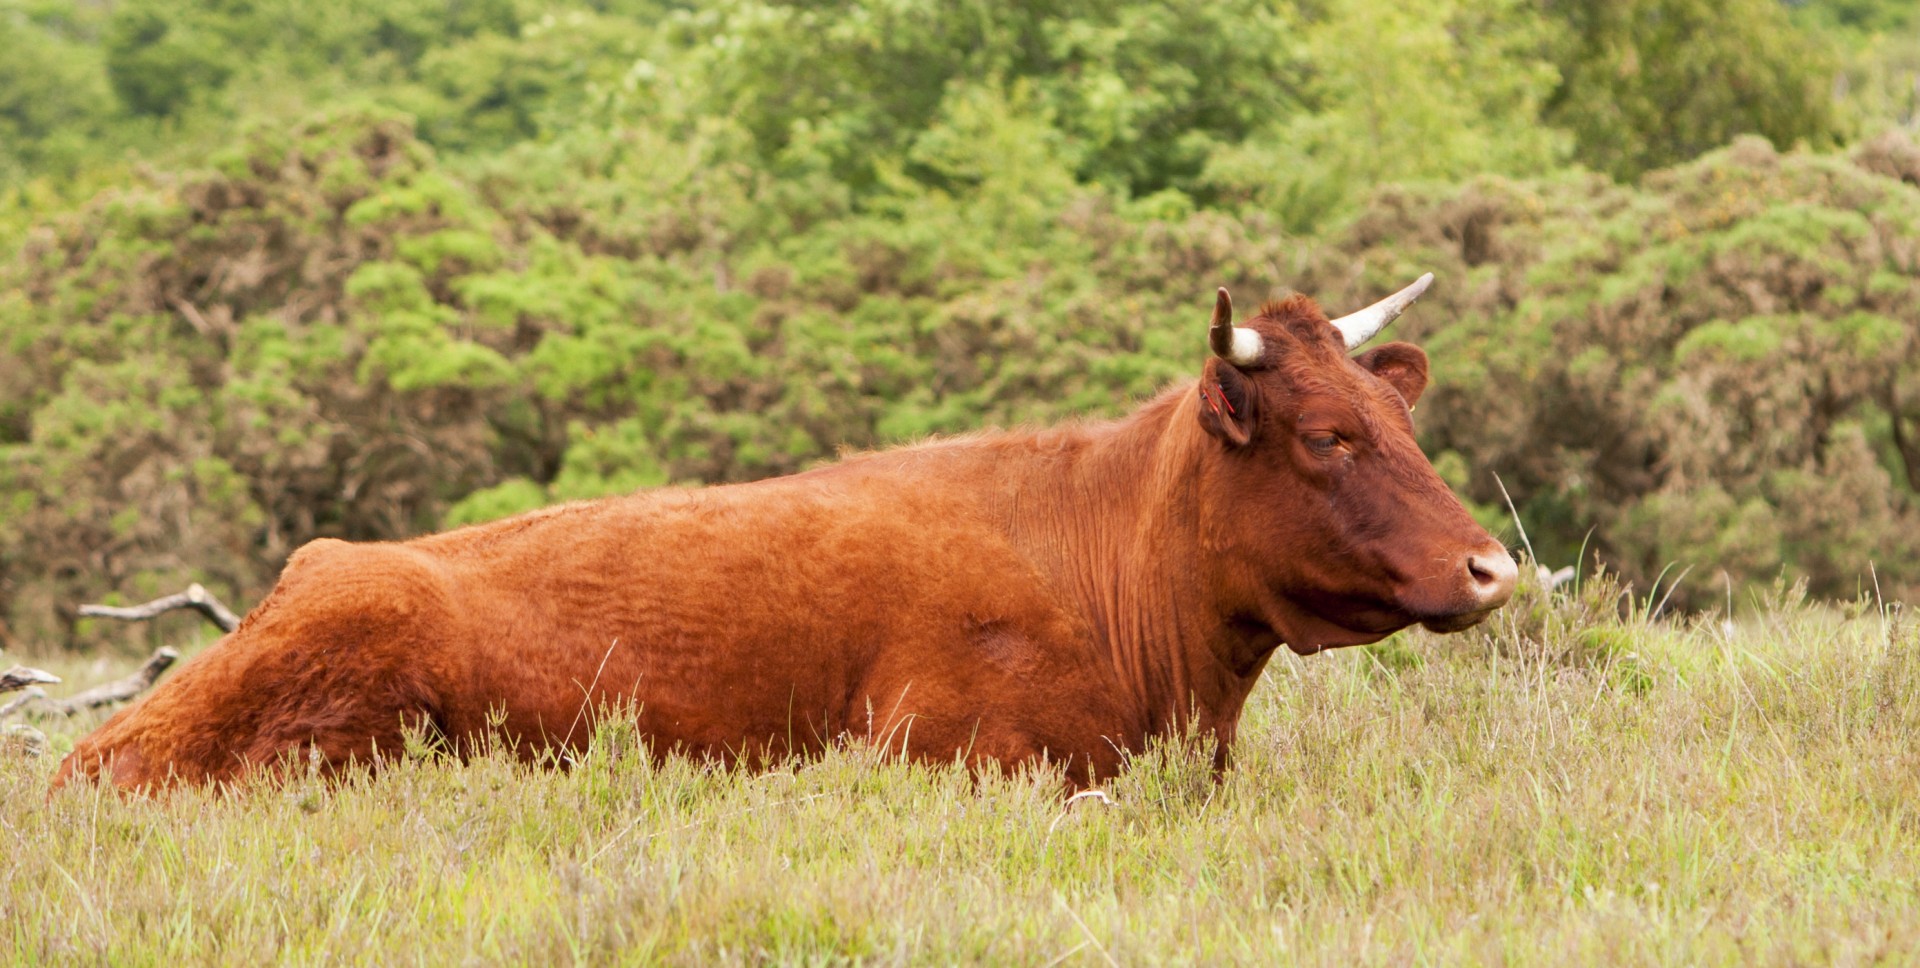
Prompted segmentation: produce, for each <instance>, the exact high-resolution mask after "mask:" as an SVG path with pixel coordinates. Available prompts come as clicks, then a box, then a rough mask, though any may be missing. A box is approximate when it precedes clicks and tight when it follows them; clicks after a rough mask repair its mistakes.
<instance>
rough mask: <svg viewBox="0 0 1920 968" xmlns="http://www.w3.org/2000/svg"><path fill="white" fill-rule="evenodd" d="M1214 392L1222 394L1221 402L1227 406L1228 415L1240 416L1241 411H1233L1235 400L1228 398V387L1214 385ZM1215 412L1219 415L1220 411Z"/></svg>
mask: <svg viewBox="0 0 1920 968" xmlns="http://www.w3.org/2000/svg"><path fill="white" fill-rule="evenodd" d="M1213 391H1214V392H1215V393H1218V394H1220V402H1221V403H1224V404H1226V405H1227V412H1228V413H1230V414H1233V415H1234V416H1239V415H1240V411H1238V410H1235V409H1233V400H1232V399H1231V398H1229V397H1228V396H1227V388H1226V387H1223V386H1221V385H1220V384H1218V383H1216V384H1214V385H1213ZM1215 412H1216V413H1218V412H1219V411H1215Z"/></svg>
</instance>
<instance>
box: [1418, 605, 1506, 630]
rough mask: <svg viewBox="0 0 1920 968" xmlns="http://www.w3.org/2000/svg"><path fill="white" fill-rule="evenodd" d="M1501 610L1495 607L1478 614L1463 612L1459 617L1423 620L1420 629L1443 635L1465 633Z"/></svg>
mask: <svg viewBox="0 0 1920 968" xmlns="http://www.w3.org/2000/svg"><path fill="white" fill-rule="evenodd" d="M1499 610H1500V606H1499V605H1494V606H1492V607H1490V608H1483V609H1481V610H1479V611H1477V612H1463V613H1461V614H1459V615H1448V616H1445V617H1443V618H1429V619H1423V620H1421V622H1420V627H1421V628H1423V629H1426V630H1427V631H1429V632H1439V633H1441V634H1443V635H1444V634H1446V633H1449V632H1464V631H1466V630H1467V629H1470V628H1473V627H1474V626H1476V625H1479V624H1480V623H1481V622H1484V621H1486V620H1487V616H1489V615H1492V614H1493V613H1495V612H1497V611H1499Z"/></svg>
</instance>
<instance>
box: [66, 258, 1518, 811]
mask: <svg viewBox="0 0 1920 968" xmlns="http://www.w3.org/2000/svg"><path fill="white" fill-rule="evenodd" d="M1430 279H1431V276H1428V277H1423V278H1422V279H1421V280H1420V281H1419V282H1417V283H1415V284H1414V285H1413V286H1411V287H1409V288H1408V289H1407V290H1404V291H1402V292H1401V293H1398V294H1396V295H1395V296H1392V297H1389V298H1388V299H1386V300H1384V301H1382V302H1381V303H1379V304H1376V305H1374V306H1371V307H1369V308H1367V309H1365V310H1362V311H1360V312H1358V313H1355V314H1353V315H1351V316H1348V317H1344V318H1342V319H1339V320H1334V321H1329V320H1328V319H1327V317H1326V316H1325V315H1323V314H1322V313H1321V311H1320V309H1319V308H1318V307H1317V306H1316V305H1315V304H1314V303H1313V301H1312V300H1310V299H1307V298H1305V297H1302V296H1295V297H1292V298H1289V299H1286V300H1282V301H1279V302H1275V303H1269V304H1268V305H1266V306H1263V307H1261V310H1260V312H1259V313H1258V314H1257V315H1255V316H1254V317H1253V318H1252V319H1250V320H1247V321H1246V322H1245V323H1244V324H1243V325H1239V326H1236V325H1234V324H1233V322H1232V309H1231V305H1230V303H1229V301H1228V298H1227V293H1226V290H1224V289H1223V290H1221V291H1220V293H1219V296H1218V299H1217V302H1216V305H1215V309H1214V316H1213V323H1212V327H1211V330H1210V343H1211V347H1212V350H1213V354H1212V356H1211V357H1210V358H1209V359H1208V360H1207V361H1206V363H1205V365H1204V366H1203V367H1202V369H1201V373H1200V376H1199V379H1198V380H1197V381H1196V382H1192V383H1187V384H1184V385H1181V386H1177V387H1175V388H1173V389H1171V390H1168V391H1167V392H1165V393H1163V394H1161V395H1160V396H1159V397H1157V398H1155V399H1153V400H1151V401H1149V402H1147V403H1146V404H1145V405H1143V406H1141V407H1140V408H1139V409H1138V410H1136V411H1134V412H1133V413H1132V414H1130V415H1128V416H1126V417H1124V418H1122V419H1119V420H1114V421H1108V422H1099V423H1075V424H1069V425H1066V426H1061V427H1054V428H1050V429H1046V430H1038V431H1017V432H1006V433H982V434H973V435H968V436H963V437H958V438H953V439H945V440H935V441H931V442H928V443H922V444H917V445H913V446H908V447H902V448H899V449H895V450H887V451H880V452H876V453H868V454H862V455H859V456H854V457H850V458H847V459H845V460H842V461H840V462H838V463H835V464H832V465H830V466H826V467H821V468H818V469H815V470H811V471H807V472H805V473H802V474H796V475H793V476H791V477H783V478H777V479H773V480H766V481H760V482H758V483H753V484H738V485H729V486H725V487H709V488H700V489H662V490H655V491H646V492H642V493H638V494H633V495H629V496H626V497H617V498H609V499H606V500H599V501H590V502H582V503H577V504H567V505H562V506H559V507H553V508H548V509H546V510H542V511H535V512H532V513H529V514H523V515H520V516H519V517H515V518H509V519H507V520H503V521H497V522H494V523H491V524H483V525H477V526H474V527H468V528H462V529H460V530H457V531H451V532H448V533H445V534H437V535H432V536H430V537H425V538H419V539H415V540H412V541H405V542H396V543H379V544H348V543H346V542H342V541H333V540H320V541H315V542H313V543H311V544H309V545H307V546H305V547H303V548H301V549H300V550H299V551H298V552H297V553H295V554H294V555H293V557H292V558H291V559H290V560H289V561H288V562H287V567H286V570H285V572H283V573H282V575H281V576H280V581H279V583H278V584H277V585H275V587H274V589H273V591H272V593H271V594H270V595H268V596H267V598H266V599H265V600H264V601H262V602H261V603H260V604H259V606H258V607H256V608H255V609H254V610H253V612H252V613H251V614H250V615H248V616H247V617H246V619H245V621H244V622H243V623H242V624H241V625H240V627H239V628H238V629H236V630H235V631H234V632H233V633H232V634H230V635H228V636H226V637H225V638H224V639H222V640H221V641H220V642H218V643H216V644H215V645H213V646H212V647H210V648H208V649H207V650H206V652H205V653H204V654H202V655H201V656H199V657H198V658H197V659H195V660H194V661H193V662H192V663H190V664H189V665H187V666H186V667H185V668H184V669H182V670H181V671H180V673H179V674H178V675H176V676H175V677H174V678H173V679H172V680H170V681H168V682H167V683H165V684H164V685H163V686H162V687H161V688H159V689H157V690H155V691H154V692H153V693H151V694H150V695H149V696H148V697H147V698H145V699H144V700H142V701H140V702H139V703H137V704H136V705H134V706H132V707H130V708H128V709H126V710H124V711H122V712H121V713H120V714H118V715H116V716H114V717H113V718H112V719H111V720H109V721H107V722H106V723H105V724H104V725H102V726H101V727H100V728H99V729H98V730H96V731H95V732H94V733H93V734H92V735H90V736H88V737H86V738H85V739H84V740H83V741H82V742H81V743H80V744H79V745H78V746H77V747H76V748H75V750H74V752H73V754H72V755H70V756H69V757H67V759H66V761H65V762H64V763H62V764H61V766H60V771H59V774H58V775H57V776H56V777H55V779H54V783H55V785H56V786H59V785H62V784H65V783H69V782H72V781H74V780H76V779H79V778H83V777H94V776H102V777H107V778H110V779H111V781H112V782H113V783H116V784H118V785H120V786H122V787H129V788H142V789H147V788H159V787H165V786H167V785H170V784H176V783H188V784H201V783H207V782H209V781H228V780H234V779H238V778H240V777H243V776H245V775H246V774H248V773H249V772H250V771H255V770H259V769H262V768H263V767H270V766H272V765H273V764H276V763H280V762H284V761H285V760H286V759H287V758H289V757H292V758H294V759H295V760H296V761H297V762H301V763H305V762H306V761H308V760H309V759H318V760H321V761H323V762H324V763H325V764H327V765H328V766H330V767H333V768H338V767H342V766H345V765H347V764H348V763H351V762H355V761H358V762H363V763H367V762H375V761H377V760H378V759H379V758H381V757H384V756H387V755H389V754H392V753H393V752H395V751H398V750H400V749H402V747H403V745H404V737H405V734H406V731H408V730H427V731H429V732H431V733H432V734H434V735H437V736H439V737H443V738H444V739H445V740H446V741H447V742H448V743H449V744H450V745H451V747H452V749H454V750H455V751H456V752H459V753H462V754H464V753H467V752H470V751H472V750H474V749H476V748H478V747H479V746H480V745H481V744H482V743H484V742H486V741H487V738H488V735H489V734H491V735H492V736H493V737H494V738H495V739H496V740H503V741H504V742H505V743H507V744H509V746H510V747H511V748H513V749H515V750H517V751H518V753H519V754H520V755H521V756H524V757H527V758H537V757H539V756H542V755H544V754H548V753H553V752H567V751H570V750H574V749H578V748H579V747H581V746H582V745H583V744H584V743H585V742H586V740H587V735H588V734H589V733H590V732H591V730H590V729H587V728H586V727H585V726H584V725H583V723H584V721H585V719H586V718H587V717H588V716H589V715H591V713H592V712H593V710H596V709H600V708H606V707H610V706H622V707H624V708H626V709H628V710H630V711H631V714H632V715H635V716H636V717H637V726H638V729H639V731H640V733H641V735H642V736H644V737H645V739H646V742H648V743H649V744H650V746H651V747H652V748H654V749H656V750H660V751H669V750H673V751H681V752H683V753H686V754H690V755H694V756H702V757H712V758H714V759H717V760H721V761H725V762H737V761H745V762H761V761H765V760H767V759H769V758H778V757H784V756H787V755H790V754H805V753H810V752H815V751H818V750H820V749H822V748H823V747H825V746H828V745H830V744H833V743H835V742H839V741H842V740H843V739H846V738H852V739H856V740H866V741H871V742H874V743H877V744H882V745H884V746H885V747H886V748H888V749H889V750H890V751H893V752H899V753H904V754H907V755H911V756H913V757H916V758H920V759H924V760H935V761H951V760H953V759H954V758H956V757H959V758H962V759H964V760H966V761H967V762H968V763H970V764H973V765H974V766H975V767H976V768H978V767H981V766H983V765H986V764H990V763H991V764H998V765H999V766H1001V767H1011V766H1014V765H1018V764H1024V763H1030V762H1035V761H1039V760H1042V759H1044V760H1046V761H1048V762H1051V763H1053V764H1057V765H1058V766H1059V767H1061V768H1063V769H1064V770H1065V773H1066V776H1067V778H1068V781H1069V782H1070V783H1072V784H1075V785H1085V784H1089V783H1092V782H1094V781H1095V780H1096V779H1097V778H1098V777H1105V776H1110V775H1112V774H1113V773H1114V772H1116V771H1117V770H1118V769H1119V768H1120V765H1121V762H1122V759H1123V758H1124V756H1125V755H1126V754H1127V753H1128V752H1130V751H1136V750H1139V749H1141V748H1142V747H1143V745H1144V744H1145V743H1146V742H1147V741H1148V739H1149V738H1151V737H1155V736H1166V735H1171V734H1180V733H1183V732H1185V731H1187V730H1194V731H1197V732H1198V733H1199V734H1200V735H1202V736H1204V737H1208V738H1210V739H1211V740H1212V742H1213V743H1214V746H1215V750H1216V761H1215V762H1216V766H1219V767H1224V766H1225V763H1226V757H1227V754H1228V749H1229V747H1230V745H1231V744H1232V742H1233V738H1234V732H1235V728H1236V726H1237V724H1238V722H1239V719H1240V711H1241V706H1242V704H1243V703H1244V702H1245V700H1246V698H1247V693H1248V691H1249V690H1251V689H1252V688H1253V685H1254V683H1255V681H1257V680H1258V679H1259V676H1260V671H1261V669H1262V668H1264V667H1265V666H1266V664H1267V660H1268V658H1269V657H1270V656H1271V655H1272V654H1273V652H1274V650H1275V648H1276V647H1277V646H1279V645H1281V644H1285V645H1286V646H1288V647H1289V648H1291V649H1292V650H1293V651H1295V652H1298V653H1300V654H1302V655H1305V654H1310V653H1313V652H1317V651H1319V650H1321V649H1324V648H1327V647H1330V646H1341V645H1354V644H1359V643H1366V642H1373V641H1377V640H1379V639H1380V638H1382V637H1383V636H1385V635H1387V634H1389V633H1391V632H1393V631H1395V630H1397V629H1400V628H1404V627H1406V626H1408V625H1411V624H1414V623H1421V624H1424V625H1426V626H1427V627H1428V628H1431V629H1435V630H1438V631H1454V630H1458V629H1463V628H1466V627H1468V626H1471V625H1473V624H1475V623H1477V622H1479V621H1481V620H1482V619H1484V618H1485V617H1486V616H1487V615H1488V613H1489V612H1491V611H1492V610H1493V609H1495V608H1498V607H1499V606H1500V605H1501V604H1502V603H1504V602H1505V601H1506V600H1507V598H1508V596H1509V595H1511V594H1512V590H1513V585H1514V578H1515V567H1514V563H1513V561H1512V559H1510V558H1509V557H1508V555H1507V551H1506V549H1505V548H1504V547H1502V546H1501V544H1500V543H1499V542H1497V541H1495V540H1494V539H1493V538H1492V537H1490V536H1489V535H1488V534H1487V533H1486V532H1485V531H1484V530H1482V529H1481V528H1480V527H1479V525H1477V524H1475V523H1474V521H1473V519H1472V518H1471V517H1470V516H1469V515H1468V514H1467V512H1466V510H1465V508H1463V507H1462V506H1461V505H1460V502H1459V501H1458V500H1457V499H1455V497H1454V496H1453V494H1452V493H1450V492H1449V491H1448V490H1447V487H1446V485H1445V484H1444V483H1442V482H1441V480H1440V478H1439V476H1438V475H1437V474H1436V473H1435V472H1434V470H1433V467H1432V466H1431V465H1430V464H1429V463H1428V462H1427V460H1426V458H1425V457H1424V456H1423V455H1422V454H1421V452H1420V450H1419V447H1418V446H1417V445H1416V444H1415V443H1414V437H1413V423H1412V420H1411V418H1410V413H1411V411H1412V409H1413V405H1414V403H1415V401H1417V400H1418V399H1419V397H1420V393H1421V391H1422V390H1423V389H1424V388H1425V386H1426V381H1427V359H1426V356H1425V354H1423V353H1422V352H1421V351H1420V350H1419V349H1417V348H1415V347H1413V346H1410V345H1407V344H1405V343H1389V344H1386V345H1384V346H1381V347H1379V348H1377V349H1374V350H1371V351H1369V352H1366V353H1362V354H1360V355H1358V356H1349V355H1348V354H1349V351H1350V350H1351V349H1353V348H1355V347H1357V346H1358V345H1359V344H1360V343H1362V342H1364V341H1365V340H1367V339H1368V338H1370V337H1371V336H1372V335H1373V334H1374V333H1375V332H1377V331H1378V330H1379V329H1380V327H1382V326H1384V325H1385V324H1386V323H1387V322H1389V321H1391V319H1392V318H1393V317H1394V316H1396V315H1398V313H1399V312H1400V311H1401V310H1402V309H1404V308H1405V306H1406V305H1407V304H1408V303H1410V302H1412V300H1413V298H1414V297H1416V296H1418V295H1419V292H1420V291H1421V290H1422V289H1424V288H1425V286H1426V284H1427V283H1428V282H1429V281H1430Z"/></svg>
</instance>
